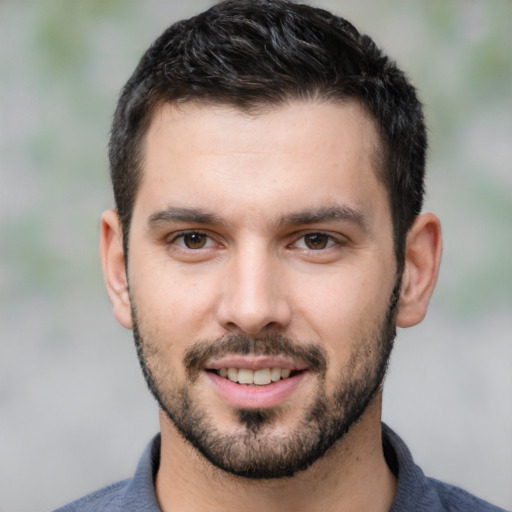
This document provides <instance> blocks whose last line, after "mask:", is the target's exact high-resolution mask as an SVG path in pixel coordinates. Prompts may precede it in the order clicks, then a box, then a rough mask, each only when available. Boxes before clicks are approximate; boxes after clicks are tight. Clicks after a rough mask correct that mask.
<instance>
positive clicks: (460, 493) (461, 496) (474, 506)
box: [428, 478, 506, 512]
mask: <svg viewBox="0 0 512 512" xmlns="http://www.w3.org/2000/svg"><path fill="white" fill-rule="evenodd" d="M428 480H429V482H430V483H431V484H432V486H433V487H434V488H435V489H436V492H437V495H438V496H439V499H440V500H441V502H442V503H443V506H444V508H445V510H448V511H450V512H467V511H475V512H506V511H505V510H504V509H502V508H500V507H497V506H495V505H491V504H490V503H488V502H487V501H484V500H482V499H480V498H477V497H476V496H474V495H473V494H470V493H469V492H467V491H465V490H464V489H461V488H460V487H456V486H454V485H450V484H447V483H445V482H441V481H440V480H436V479H435V478H428Z"/></svg>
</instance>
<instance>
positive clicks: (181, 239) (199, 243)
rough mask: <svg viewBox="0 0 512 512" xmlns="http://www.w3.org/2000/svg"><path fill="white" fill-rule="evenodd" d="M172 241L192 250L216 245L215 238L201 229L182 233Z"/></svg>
mask: <svg viewBox="0 0 512 512" xmlns="http://www.w3.org/2000/svg"><path fill="white" fill-rule="evenodd" d="M172 243H173V244H176V245H178V246H179V247H181V248H183V249H191V250H197V249H205V248H206V247H210V246H212V245H214V242H213V240H212V239H211V238H210V237H209V236H208V235H206V234H205V233H201V232H199V231H189V232H186V233H180V234H179V235H178V236H176V237H175V238H174V239H173V240H172Z"/></svg>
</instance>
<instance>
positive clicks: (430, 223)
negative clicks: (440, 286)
mask: <svg viewBox="0 0 512 512" xmlns="http://www.w3.org/2000/svg"><path fill="white" fill-rule="evenodd" d="M442 245H443V244H442V234H441V223H440V221H439V219H438V218H437V217H436V216H435V215H434V214H433V213H424V214H422V215H420V216H418V218H417V219H416V221H415V222H414V224H413V226H412V228H411V229H410V230H409V233H408V234H407V241H406V247H405V267H404V272H403V275H402V285H401V289H400V300H399V305H398V314H397V326H398V327H411V326H413V325H416V324H418V323H420V322H421V321H422V320H423V318H424V317H425V314H426V312H427V307H428V303H429V300H430V297H431V296H432V293H433V291H434V287H435V285H436V281H437V277H438V275H439V266H440V263H441V253H442Z"/></svg>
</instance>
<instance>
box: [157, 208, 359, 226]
mask: <svg viewBox="0 0 512 512" xmlns="http://www.w3.org/2000/svg"><path fill="white" fill-rule="evenodd" d="M340 220H341V221H344V222H349V223H351V224H355V225H357V226H359V227H361V228H363V229H366V227H367V221H366V217H365V215H364V214H363V213H362V212H361V211H360V210H356V209H354V208H351V207H350V206H346V205H343V206H338V205H336V206H328V207H323V208H312V209H308V210H302V211H298V212H293V213H287V214H285V215H283V216H281V217H280V218H279V220H278V221H277V223H276V224H277V225H280V226H298V225H302V226H304V225H310V224H318V223H322V222H335V221H340ZM177 222H185V223H191V224H203V225H217V226H221V225H225V224H226V222H225V221H224V220H223V219H222V218H221V217H219V216H217V215H215V214H214V213H211V212H208V211H206V210H203V209H201V208H178V207H173V206H170V207H168V208H165V209H164V210H159V211H157V212H155V213H153V214H151V215H150V217H149V219H148V227H149V228H150V229H152V228H157V227H158V226H159V225H161V224H168V223H177Z"/></svg>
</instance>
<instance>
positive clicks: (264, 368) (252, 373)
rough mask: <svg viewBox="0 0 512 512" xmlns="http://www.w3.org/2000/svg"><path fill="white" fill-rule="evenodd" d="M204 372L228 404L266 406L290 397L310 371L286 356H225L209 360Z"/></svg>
mask: <svg viewBox="0 0 512 512" xmlns="http://www.w3.org/2000/svg"><path fill="white" fill-rule="evenodd" d="M204 370H205V375H206V376H208V377H209V379H208V380H209V381H210V383H211V384H212V385H213V388H214V389H215V390H216V391H215V393H216V394H217V395H218V396H219V397H220V398H221V399H222V400H223V401H224V402H225V403H227V404H229V405H231V406H233V407H236V408H239V409H267V408H271V407H277V406H279V405H280V404H283V403H284V402H286V401H288V400H289V399H291V397H292V396H293V395H294V394H295V392H296V390H297V389H298V387H299V386H300V384H301V382H302V381H303V380H304V379H305V378H306V376H307V374H308V373H309V371H308V368H307V367H306V366H303V365H299V364H296V363H295V364H294V363H293V362H291V361H289V360H286V358H276V357H256V358H246V357H243V356H241V357H237V356H233V357H228V358H224V359H223V360H218V361H215V362H210V364H209V365H207V366H206V368H204Z"/></svg>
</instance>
